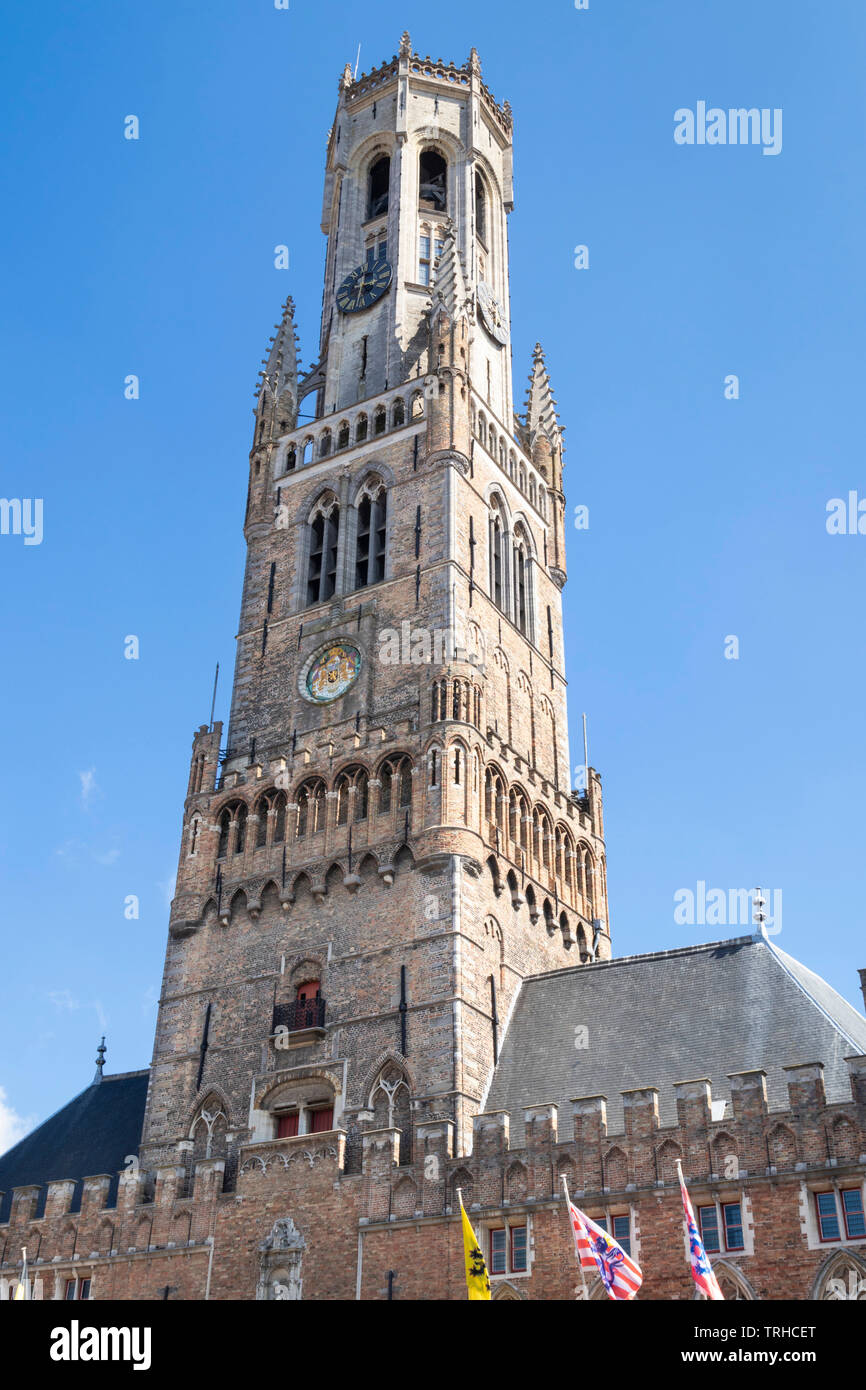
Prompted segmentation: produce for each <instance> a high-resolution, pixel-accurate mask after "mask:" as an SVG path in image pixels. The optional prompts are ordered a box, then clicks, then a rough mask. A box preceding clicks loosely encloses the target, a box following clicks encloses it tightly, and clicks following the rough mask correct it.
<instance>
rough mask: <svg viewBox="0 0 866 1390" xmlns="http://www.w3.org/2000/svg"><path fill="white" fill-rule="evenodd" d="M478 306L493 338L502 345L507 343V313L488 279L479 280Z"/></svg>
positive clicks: (485, 325)
mask: <svg viewBox="0 0 866 1390" xmlns="http://www.w3.org/2000/svg"><path fill="white" fill-rule="evenodd" d="M478 308H479V309H480V311H481V319H482V322H483V324H484V327H485V328H486V329H487V332H488V333H489V334H490V336H491V338H493V339H495V341H496V342H497V343H499V344H500V346H501V345H502V344H503V343H507V342H508V329H507V328H506V327H505V315H504V314H503V312H502V310H501V308H500V307H499V301H498V300H497V299H496V298H495V297H494V294H493V291H492V290H491V288H490V286H489V285H488V283H487V281H486V280H479V281H478Z"/></svg>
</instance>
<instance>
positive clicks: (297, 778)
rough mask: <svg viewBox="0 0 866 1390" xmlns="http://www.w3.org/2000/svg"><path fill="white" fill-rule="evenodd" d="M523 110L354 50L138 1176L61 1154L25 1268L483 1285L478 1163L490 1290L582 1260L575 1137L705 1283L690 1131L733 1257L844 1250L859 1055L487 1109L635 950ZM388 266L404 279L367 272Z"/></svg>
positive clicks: (654, 1282)
mask: <svg viewBox="0 0 866 1390" xmlns="http://www.w3.org/2000/svg"><path fill="white" fill-rule="evenodd" d="M511 135H512V121H511V113H510V109H509V108H508V106H507V104H505V105H504V106H500V105H499V104H498V103H497V102H496V101H495V99H494V98H493V96H492V95H491V93H490V92H489V91H488V89H487V88H486V86H485V85H484V83H483V81H482V79H481V69H480V64H479V62H478V58H477V54H475V52H474V50H473V53H472V55H471V57H470V60H469V62H468V63H467V64H466V65H465V66H464V67H462V68H455V67H454V66H453V65H448V64H441V63H433V62H431V61H430V60H424V59H421V58H419V56H418V55H417V54H414V53H413V52H412V50H411V46H410V44H409V41H408V36H404V40H403V43H402V44H401V49H400V53H399V55H398V56H397V57H395V58H394V59H393V61H392V62H390V63H386V64H384V65H383V67H382V68H380V69H377V70H376V71H375V72H374V73H372V74H369V75H367V76H365V77H362V78H360V79H358V81H354V80H353V78H352V75H351V72H347V73H346V74H344V76H343V79H342V81H341V87H340V99H339V105H338V109H337V114H336V117H335V124H334V128H333V130H332V133H331V137H330V142H329V149H328V163H327V172H326V187H325V202H324V209H323V229H324V230H325V231H326V233H327V235H328V250H327V257H326V270H325V312H324V314H323V321H322V332H321V340H320V358H319V361H318V362H317V363H316V364H315V365H314V366H313V367H312V368H311V369H310V371H309V372H308V373H307V374H306V375H304V374H303V373H300V372H299V370H298V360H297V344H296V337H295V326H294V309H293V306H292V304H291V301H288V302H287V305H286V307H285V311H284V314H283V317H282V320H281V322H280V324H278V325H277V327H276V332H275V336H274V338H272V340H271V343H270V345H269V352H268V356H267V359H266V360H265V364H264V370H263V372H262V374H261V380H260V382H259V385H258V387H257V392H256V404H255V426H254V441H253V447H252V450H251V454H250V471H249V489H248V495H247V506H246V515H245V521H244V528H245V537H246V541H247V563H246V571H245V577H244V585H243V595H242V600H241V611H240V619H239V626H238V636H237V657H236V667H235V675H234V685H233V691H232V701H231V714H230V721H229V726H228V729H227V731H226V733H225V735H224V732H223V725H222V724H221V723H216V724H215V725H214V726H213V728H210V727H209V726H207V725H204V726H202V727H201V728H200V729H199V730H198V731H197V732H196V733H195V735H194V739H193V747H192V758H191V766H190V778H189V786H188V793H187V797H186V800H185V803H184V809H183V822H182V829H181V847H180V855H179V862H178V874H177V887H176V894H175V898H174V901H173V904H172V908H171V914H170V920H169V926H168V944H167V950H166V962H165V971H164V976H163V984H162V993H161V998H160V1006H159V1017H158V1022H157V1027H156V1036H155V1042H154V1051H153V1058H152V1065H151V1068H150V1080H149V1090H148V1097H147V1104H146V1110H145V1114H144V1123H143V1132H142V1138H141V1145H140V1150H139V1153H138V1155H137V1159H136V1160H135V1161H134V1162H132V1163H131V1164H130V1167H129V1168H128V1170H127V1171H126V1172H125V1174H124V1175H123V1180H122V1182H121V1184H120V1189H119V1194H118V1199H117V1205H116V1207H115V1206H108V1205H107V1201H108V1198H109V1178H108V1177H98V1176H97V1177H91V1178H88V1179H87V1183H86V1187H85V1196H84V1201H83V1206H82V1210H81V1212H80V1213H73V1212H71V1211H70V1203H71V1202H72V1200H73V1190H74V1185H73V1184H72V1183H70V1182H65V1183H64V1182H56V1183H53V1184H52V1187H51V1192H50V1194H49V1198H48V1202H47V1205H46V1210H45V1215H44V1216H42V1217H39V1218H38V1219H36V1218H35V1211H36V1200H37V1196H38V1193H37V1192H36V1190H35V1189H31V1188H21V1189H16V1193H15V1201H14V1203H13V1209H12V1216H11V1222H10V1226H9V1228H8V1229H7V1230H3V1229H2V1228H0V1234H2V1236H3V1239H4V1241H5V1244H4V1247H3V1249H4V1255H3V1261H4V1263H2V1264H0V1293H2V1291H3V1287H4V1285H3V1281H4V1279H5V1280H7V1283H8V1279H9V1278H11V1275H10V1274H9V1270H10V1268H11V1265H12V1263H14V1259H15V1252H17V1250H18V1247H20V1246H21V1245H22V1244H26V1245H27V1246H28V1249H29V1251H30V1255H31V1259H32V1260H33V1262H34V1264H33V1268H34V1271H35V1273H36V1276H37V1279H38V1287H39V1289H40V1290H41V1296H43V1297H62V1296H64V1293H63V1291H64V1289H65V1287H66V1283H67V1281H68V1280H69V1279H72V1278H79V1279H83V1278H90V1279H91V1281H92V1283H91V1293H92V1296H93V1297H94V1298H100V1299H110V1298H135V1299H155V1298H163V1297H169V1298H182V1299H190V1298H195V1299H202V1298H206V1297H207V1298H212V1299H218V1300H222V1299H254V1298H304V1299H317V1300H319V1299H355V1298H361V1299H364V1300H370V1299H381V1298H388V1297H393V1298H396V1299H400V1298H403V1299H407V1298H412V1299H440V1298H463V1297H465V1286H464V1283H463V1269H462V1255H461V1250H462V1246H461V1235H460V1228H459V1223H458V1221H457V1218H456V1216H455V1201H456V1196H455V1193H456V1189H457V1188H458V1187H459V1188H461V1189H462V1192H463V1197H464V1201H465V1204H466V1207H467V1209H468V1210H470V1212H471V1214H472V1217H473V1220H474V1221H475V1223H476V1226H477V1229H478V1233H479V1236H480V1237H481V1238H482V1242H486V1241H487V1240H488V1234H487V1233H488V1230H489V1228H490V1227H492V1226H493V1225H497V1224H499V1225H501V1224H502V1223H505V1224H506V1225H508V1224H509V1223H510V1224H511V1225H516V1226H520V1227H526V1233H527V1241H528V1245H527V1249H528V1268H527V1269H526V1271H525V1272H524V1271H523V1270H519V1271H516V1272H514V1273H513V1275H508V1276H507V1277H506V1276H502V1277H499V1276H497V1278H496V1280H495V1281H494V1282H495V1283H496V1289H497V1294H501V1293H504V1294H505V1295H506V1296H509V1297H528V1298H563V1299H568V1298H573V1297H575V1294H576V1290H577V1289H578V1287H579V1276H578V1274H577V1270H576V1266H575V1262H574V1256H573V1250H572V1248H571V1246H570V1243H569V1242H570V1234H569V1229H568V1226H567V1223H566V1221H565V1218H564V1215H563V1207H562V1200H561V1182H560V1180H561V1178H562V1176H565V1177H566V1178H567V1180H568V1183H569V1187H570V1189H571V1190H572V1191H573V1192H574V1193H576V1194H578V1196H579V1197H580V1199H581V1205H583V1206H584V1207H585V1208H586V1209H587V1211H588V1212H589V1213H590V1215H598V1216H600V1215H605V1214H607V1215H611V1214H613V1215H627V1216H628V1218H629V1221H630V1239H631V1241H632V1245H633V1248H634V1249H635V1251H636V1252H639V1256H640V1259H641V1263H643V1265H644V1267H645V1270H646V1286H645V1290H644V1292H645V1294H646V1295H647V1296H649V1297H653V1298H688V1297H690V1296H691V1285H690V1279H689V1274H688V1267H687V1263H686V1259H685V1251H684V1247H683V1239H682V1223H681V1213H680V1205H679V1203H680V1198H679V1189H678V1187H677V1184H676V1180H675V1170H674V1164H675V1161H676V1158H678V1157H679V1158H681V1159H682V1161H683V1166H684V1169H685V1172H686V1175H687V1177H688V1178H689V1179H690V1182H691V1185H692V1192H693V1196H694V1197H695V1200H696V1201H697V1202H699V1203H700V1202H701V1201H702V1200H703V1198H704V1197H706V1199H707V1201H709V1202H718V1203H724V1202H726V1201H728V1200H731V1201H733V1200H736V1201H738V1202H740V1203H741V1208H742V1211H743V1219H744V1222H745V1228H746V1230H747V1249H746V1250H745V1251H744V1252H743V1253H742V1254H731V1255H730V1257H729V1258H728V1259H727V1260H726V1270H727V1272H726V1274H725V1277H726V1278H727V1279H728V1280H729V1281H730V1287H731V1288H735V1289H736V1290H738V1291H739V1294H740V1296H748V1297H762V1298H764V1297H766V1298H774V1297H776V1298H778V1297H782V1296H784V1295H788V1294H791V1293H793V1295H794V1296H799V1297H803V1298H806V1297H809V1296H810V1294H811V1293H812V1292H814V1289H813V1285H815V1281H816V1279H818V1280H819V1283H820V1277H819V1276H820V1272H821V1270H822V1269H823V1268H824V1265H825V1263H826V1253H825V1251H824V1250H823V1249H822V1248H821V1247H820V1244H819V1242H818V1241H817V1239H816V1238H814V1230H813V1227H812V1226H810V1221H811V1222H812V1223H814V1212H813V1210H812V1207H810V1205H809V1201H810V1198H809V1192H810V1191H811V1190H814V1189H815V1187H816V1185H820V1184H829V1185H830V1186H831V1187H833V1186H834V1185H835V1186H838V1185H839V1184H841V1183H842V1182H843V1181H844V1182H846V1183H847V1182H849V1181H850V1183H851V1184H853V1185H856V1184H860V1185H861V1186H862V1182H863V1166H864V1155H866V1132H864V1099H866V1098H864V1095H863V1085H864V1071H863V1065H862V1064H863V1058H855V1059H854V1060H853V1061H852V1062H851V1069H852V1080H853V1084H854V1089H855V1094H854V1098H853V1099H852V1101H851V1102H850V1103H845V1104H833V1105H830V1106H828V1105H827V1104H826V1101H825V1098H824V1096H823V1094H822V1092H821V1082H820V1072H818V1073H816V1072H815V1070H814V1068H813V1070H812V1071H811V1072H810V1071H809V1069H808V1068H805V1069H803V1068H801V1069H800V1070H799V1072H798V1073H797V1074H796V1075H794V1076H793V1078H792V1082H791V1109H790V1111H788V1112H785V1113H784V1114H780V1113H773V1114H770V1113H768V1110H767V1105H766V1100H765V1097H764V1095H763V1091H762V1086H761V1081H760V1076H759V1074H758V1073H748V1074H744V1075H743V1076H741V1077H739V1078H737V1079H736V1080H735V1081H733V1082H732V1087H733V1095H734V1107H733V1109H734V1113H733V1116H732V1117H730V1118H729V1119H727V1120H725V1121H723V1122H722V1121H713V1120H712V1119H711V1113H712V1112H711V1108H710V1096H709V1087H708V1085H707V1083H705V1082H701V1081H697V1082H688V1083H683V1086H682V1087H681V1088H680V1090H679V1093H678V1123H677V1124H676V1125H675V1126H669V1127H666V1128H660V1127H659V1122H658V1109H657V1097H656V1093H655V1092H654V1091H653V1089H652V1088H651V1087H648V1088H645V1089H642V1090H638V1091H631V1092H628V1093H627V1094H626V1095H625V1097H624V1114H625V1122H624V1130H623V1133H621V1134H608V1132H607V1123H606V1110H605V1100H604V1098H602V1097H583V1098H578V1099H577V1100H575V1101H574V1103H573V1115H571V1114H570V1115H565V1114H563V1113H561V1107H560V1109H559V1110H558V1109H557V1106H556V1105H552V1104H550V1103H549V1098H548V1097H545V1096H544V1095H537V1096H527V1097H526V1103H527V1105H529V1107H530V1108H529V1110H528V1111H527V1112H526V1114H525V1115H521V1116H520V1117H519V1119H520V1124H521V1125H523V1123H524V1121H525V1123H526V1141H525V1147H514V1148H511V1147H510V1144H509V1133H510V1129H511V1124H510V1117H509V1116H508V1114H507V1113H505V1112H495V1113H485V1108H484V1107H485V1104H486V1097H487V1095H488V1093H489V1090H490V1087H491V1082H492V1079H493V1074H494V1069H495V1066H496V1063H497V1058H498V1054H499V1048H500V1045H501V1044H502V1042H503V1038H504V1037H505V1036H506V1033H507V1028H508V1022H509V1017H510V1015H511V1011H512V1008H513V1006H514V1004H515V999H516V998H517V996H518V995H519V993H520V990H521V986H522V984H523V982H524V981H526V980H527V979H528V978H529V977H533V976H538V975H541V974H545V973H546V972H553V971H561V970H563V968H564V967H572V966H573V967H575V968H576V972H577V973H579V974H580V975H581V976H582V977H583V976H585V975H587V974H589V973H590V972H589V971H584V970H582V969H581V967H582V966H586V965H589V964H591V963H592V964H593V965H595V964H597V963H599V962H605V961H608V960H609V959H610V956H611V935H610V926H609V913H608V902H607V882H606V867H605V840H604V821H603V811H602V791H601V779H600V777H599V774H598V773H597V772H596V771H595V770H594V769H591V768H587V769H584V768H582V767H580V768H579V769H578V773H577V776H576V777H575V776H574V769H573V768H572V766H571V756H570V750H569V737H568V724H567V713H566V678H565V665H566V663H565V641H564V633H563V623H562V588H563V585H564V584H565V582H566V560H565V496H564V483H563V472H564V458H563V431H562V428H561V426H560V424H559V420H558V418H557V414H556V410H555V403H554V401H553V397H552V394H551V389H550V383H549V380H548V377H547V370H546V366H545V363H544V358H543V354H542V353H541V349H540V348H536V350H535V352H534V354H533V359H532V370H531V373H530V379H529V392H528V396H527V400H526V405H525V408H524V410H523V412H522V413H521V414H515V413H514V411H513V406H512V384H511V366H510V346H509V334H508V322H507V320H508V307H507V306H508V302H509V281H508V247H507V237H506V233H505V225H506V215H507V213H508V212H510V210H511V207H512V200H513V193H512V186H511V179H512V176H511V157H512V148H511ZM383 161H384V163H383ZM388 161H390V163H388ZM386 164H387V171H386V172H385V173H383V172H382V170H383V169H384V168H385V165H386ZM376 169H378V171H379V172H378V173H375V174H374V173H373V172H372V171H374V170H376ZM383 189H384V190H385V192H383ZM383 200H384V201H383ZM386 256H387V260H386V259H385V258H386ZM383 265H385V266H387V267H388V270H389V275H386V274H385V273H384V271H383V270H382V267H383ZM364 267H366V271H367V272H369V274H366V273H365V272H364V269H363V268H364ZM356 268H357V269H356ZM353 275H354V279H352V277H353ZM347 277H348V279H347ZM368 279H369V280H371V281H374V282H375V281H376V280H377V279H378V281H380V282H381V283H382V284H384V285H385V289H384V290H382V291H381V292H379V291H376V292H375V295H374V294H371V297H370V301H369V302H367V303H364V304H360V303H356V304H355V305H354V306H351V305H350V308H349V309H346V308H345V305H346V302H347V301H346V294H347V293H349V294H350V292H349V291H346V289H345V285H346V284H349V283H351V285H353V286H354V287H355V288H354V289H353V290H351V293H354V292H355V291H356V290H357V291H358V293H359V294H363V290H364V287H365V285H366V284H367V281H368ZM341 286H342V287H343V288H342V289H341ZM359 287H360V288H359ZM341 294H342V295H343V301H342V304H341V299H340V296H341ZM350 297H351V295H350ZM335 305H336V307H335ZM353 308H354V309H355V310H357V312H354V311H353ZM325 654H327V660H326V663H325V664H326V669H324V670H323V671H320V668H319V666H318V665H317V662H318V661H319V659H320V658H322V657H323V656H324V655H325ZM317 682H318V683H317ZM332 696H333V698H332ZM575 781H576V782H577V786H576V787H575V786H574V782H575ZM682 1074H683V1075H684V1076H689V1075H690V1074H691V1072H690V1067H689V1059H688V1057H687V1056H684V1057H683V1059H682ZM858 1088H859V1089H858ZM730 1194H736V1198H734V1197H732V1196H730ZM813 1205H814V1204H813ZM810 1213H811V1215H810ZM840 1248H841V1247H840ZM864 1248H866V1242H864V1241H860V1242H859V1244H857V1248H856V1249H853V1248H852V1250H851V1251H850V1252H848V1253H849V1254H850V1257H851V1259H853V1260H854V1261H855V1262H857V1261H860V1263H859V1264H857V1268H860V1266H861V1264H862V1262H863V1254H862V1252H863V1251H864ZM789 1281H793V1282H792V1283H791V1282H789ZM816 1287H817V1286H816ZM822 1287H823V1286H822ZM592 1293H593V1296H595V1291H592Z"/></svg>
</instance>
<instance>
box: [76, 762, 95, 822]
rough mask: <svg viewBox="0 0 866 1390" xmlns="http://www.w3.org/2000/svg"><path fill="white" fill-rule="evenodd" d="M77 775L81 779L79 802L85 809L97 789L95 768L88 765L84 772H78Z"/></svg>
mask: <svg viewBox="0 0 866 1390" xmlns="http://www.w3.org/2000/svg"><path fill="white" fill-rule="evenodd" d="M78 776H79V779H80V781H81V804H82V806H83V807H84V809H85V811H86V810H87V808H88V806H89V805H90V801H91V798H92V797H93V795H94V793H95V792H96V789H97V788H96V768H95V767H89V768H88V769H87V771H86V772H79V774H78Z"/></svg>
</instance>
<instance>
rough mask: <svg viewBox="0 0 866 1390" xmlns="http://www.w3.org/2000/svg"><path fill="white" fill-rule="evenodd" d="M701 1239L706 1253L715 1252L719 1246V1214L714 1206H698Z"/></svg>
mask: <svg viewBox="0 0 866 1390" xmlns="http://www.w3.org/2000/svg"><path fill="white" fill-rule="evenodd" d="M698 1225H699V1226H700V1228H701V1240H702V1241H703V1243H704V1249H705V1250H706V1252H707V1254H708V1255H714V1254H717V1253H718V1251H719V1249H720V1247H719V1214H718V1212H717V1211H716V1209H715V1207H698Z"/></svg>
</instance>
